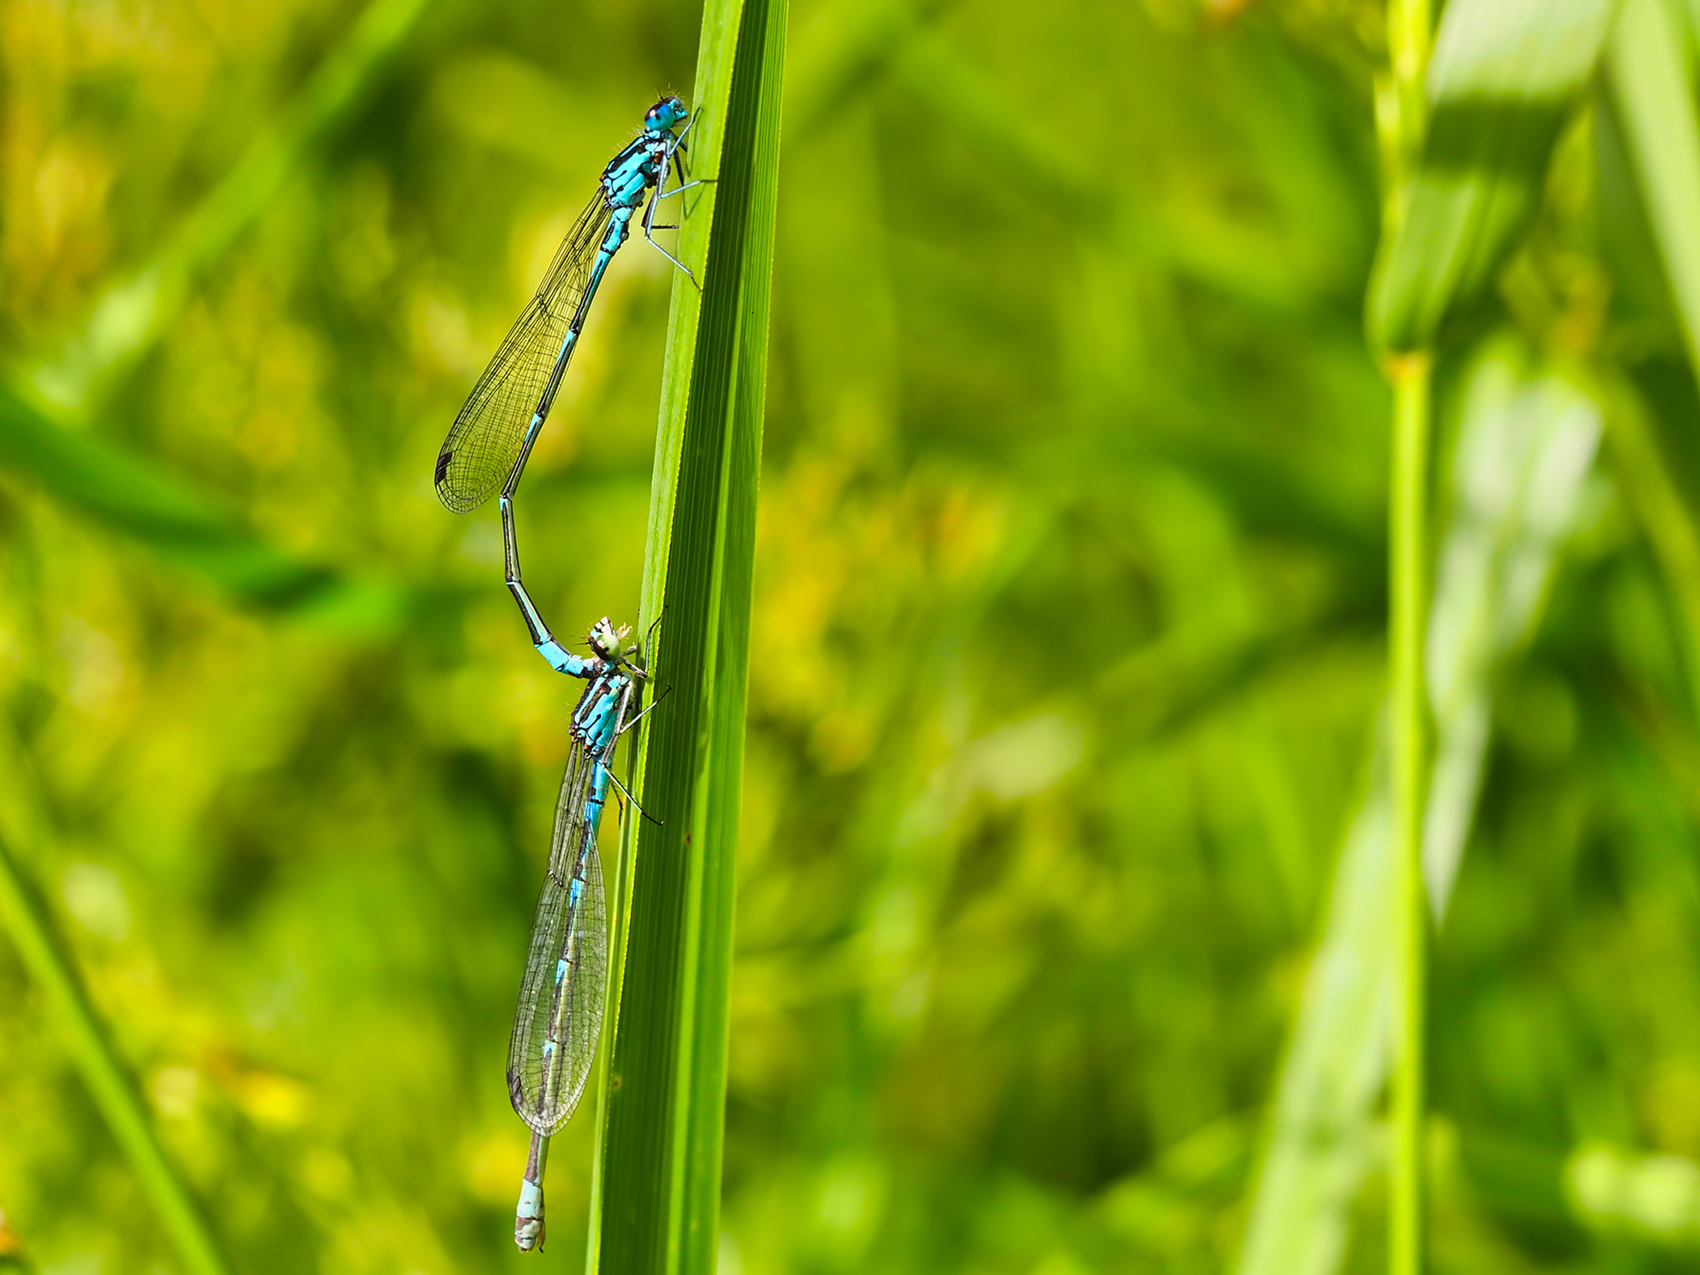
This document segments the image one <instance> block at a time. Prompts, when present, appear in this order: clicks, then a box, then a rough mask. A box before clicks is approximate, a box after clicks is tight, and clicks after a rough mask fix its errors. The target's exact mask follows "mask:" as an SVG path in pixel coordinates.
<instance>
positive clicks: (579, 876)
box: [508, 619, 654, 1250]
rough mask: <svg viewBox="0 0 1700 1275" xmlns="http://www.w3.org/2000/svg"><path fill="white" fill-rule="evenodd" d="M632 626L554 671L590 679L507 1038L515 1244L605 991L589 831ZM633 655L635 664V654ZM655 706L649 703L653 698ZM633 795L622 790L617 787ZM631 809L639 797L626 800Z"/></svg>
mask: <svg viewBox="0 0 1700 1275" xmlns="http://www.w3.org/2000/svg"><path fill="white" fill-rule="evenodd" d="M628 632H629V630H628V629H626V628H625V626H623V625H622V626H621V627H620V628H619V629H615V628H614V627H613V626H612V625H610V624H609V623H608V621H607V620H606V619H603V620H600V621H599V622H598V623H597V624H596V626H595V627H594V628H592V629H591V631H590V634H589V638H588V640H589V644H590V652H591V654H590V658H589V659H581V658H580V657H579V656H577V655H574V654H572V653H571V652H567V653H565V654H566V659H565V661H564V665H563V666H562V667H561V672H563V673H566V674H568V675H570V676H572V677H582V678H585V679H586V680H588V681H589V683H590V685H589V686H587V687H585V690H584V694H583V695H581V696H580V697H579V701H578V706H577V707H576V708H574V709H573V716H572V727H571V731H572V742H571V744H570V745H569V747H570V749H571V752H570V755H569V756H568V758H567V767H566V771H565V773H564V774H563V775H562V776H561V795H560V797H559V799H558V800H557V802H556V804H555V832H554V836H553V838H552V839H551V842H550V847H549V872H548V876H547V877H546V878H545V879H544V882H543V892H542V894H541V895H540V896H539V897H538V900H537V915H536V918H535V920H533V922H532V926H531V942H530V944H529V947H528V950H527V952H526V958H525V974H524V975H523V977H522V978H521V979H520V987H519V1005H518V1007H517V1008H516V1009H515V1011H514V1028H513V1034H512V1035H511V1036H510V1037H509V1038H508V1096H509V1098H510V1099H511V1100H512V1101H513V1105H514V1110H515V1111H516V1112H518V1113H519V1117H520V1119H521V1120H523V1121H525V1123H526V1124H527V1125H528V1126H529V1127H530V1129H531V1151H530V1154H529V1155H528V1156H527V1158H526V1166H525V1180H524V1182H523V1183H522V1184H521V1186H520V1195H519V1208H518V1210H517V1211H516V1213H515V1216H514V1243H515V1244H517V1245H519V1247H520V1248H521V1249H522V1250H530V1249H532V1248H535V1247H536V1246H537V1245H538V1244H540V1243H542V1241H543V1232H544V1227H543V1168H544V1164H545V1162H546V1161H547V1159H548V1154H549V1138H550V1137H551V1136H552V1135H553V1134H555V1133H557V1132H559V1130H560V1128H561V1126H562V1125H564V1124H566V1123H567V1120H568V1119H569V1118H570V1117H571V1116H572V1114H573V1109H574V1108H575V1107H577V1106H578V1101H579V1098H580V1096H581V1095H582V1094H583V1093H584V1086H585V1081H586V1080H587V1079H588V1078H589V1076H590V1064H591V1060H592V1059H594V1058H595V1056H596V1042H597V1037H598V1035H599V1034H600V1032H601V1029H602V1007H603V1003H604V1000H605V999H606V997H607V987H608V910H607V903H606V900H605V897H604V893H603V889H602V862H601V859H600V857H599V856H598V854H597V851H596V832H597V828H598V827H599V826H600V824H601V821H602V806H603V803H604V802H605V801H606V799H607V796H608V790H609V788H610V787H613V788H614V789H616V790H618V791H619V792H621V793H625V786H624V785H623V784H621V783H620V781H619V779H617V778H616V777H615V775H614V769H613V763H614V750H615V748H616V747H618V745H619V742H620V736H621V735H623V734H625V733H626V732H627V731H628V730H630V729H631V728H632V727H633V726H635V725H636V724H637V722H638V720H639V719H640V718H641V717H642V716H643V713H645V712H647V711H648V710H647V709H643V710H641V711H640V709H639V703H640V701H641V700H642V698H643V686H644V684H645V682H646V681H647V680H648V676H649V675H648V673H647V671H646V670H645V669H644V667H643V664H642V662H641V661H642V656H641V655H639V654H638V647H637V645H636V644H633V645H631V646H622V643H623V642H624V641H625V638H626V636H627V634H628ZM634 655H637V656H638V658H637V659H633V658H632V657H633V656H634ZM651 707H654V705H651ZM626 798H627V800H628V801H631V797H630V794H629V793H627V794H626ZM631 804H632V806H633V807H634V808H636V805H637V803H636V802H631Z"/></svg>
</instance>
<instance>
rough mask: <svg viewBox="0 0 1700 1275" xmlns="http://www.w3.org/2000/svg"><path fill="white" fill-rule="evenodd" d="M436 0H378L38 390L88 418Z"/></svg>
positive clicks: (108, 301)
mask: <svg viewBox="0 0 1700 1275" xmlns="http://www.w3.org/2000/svg"><path fill="white" fill-rule="evenodd" d="M429 3H430V0H374V3H372V4H370V5H368V6H367V8H366V9H365V11H364V12H363V13H361V15H360V17H359V19H358V20H357V21H356V22H355V23H354V26H353V29H352V30H351V31H350V32H349V35H348V38H347V39H346V40H344V41H343V43H342V44H341V45H340V46H338V47H337V49H336V50H335V51H334V52H332V53H331V54H330V55H329V56H328V57H326V58H325V60H324V61H323V63H321V64H320V66H319V68H318V70H317V71H316V72H315V73H314V74H313V77H312V78H311V79H310V80H309V81H308V82H307V84H306V86H305V88H303V89H302V91H301V92H300V93H299V94H298V95H297V96H296V97H295V98H294V99H293V100H292V101H291V102H290V104H289V106H288V107H287V108H286V109H285V110H284V112H283V114H282V115H281V116H280V117H279V119H278V121H277V123H276V124H275V125H273V126H272V127H271V128H270V129H269V130H267V131H265V132H263V133H262V134H261V135H260V136H259V137H258V138H257V139H255V141H254V142H253V144H252V145H251V146H249V148H248V150H247V152H246V154H244V155H243V157H242V161H241V162H240V163H239V164H237V165H236V167H235V168H233V169H232V170H231V171H230V173H229V174H228V175H227V176H226V177H225V178H224V180H222V181H221V182H220V183H219V184H218V185H217V187H215V188H214V189H213V191H212V192H211V193H210V194H209V195H208V196H207V197H206V199H205V200H203V201H202V202H201V203H200V204H199V205H198V206H197V207H196V208H195V209H194V211H193V212H191V213H190V214H189V215H188V216H187V217H186V218H184V220H183V223H182V225H181V226H180V227H179V228H178V230H177V233H176V234H175V235H174V236H173V237H172V239H171V240H170V242H168V243H167V244H165V246H164V247H162V248H161V249H160V250H159V251H158V252H157V253H155V255H154V256H153V258H152V260H150V261H149V262H148V263H147V264H146V265H144V266H142V267H141V268H140V269H138V270H137V271H135V273H134V274H132V275H130V276H129V277H128V278H127V279H124V280H122V281H120V282H117V283H115V284H113V285H112V286H111V287H109V288H107V290H106V291H105V292H104V293H103V294H102V296H101V298H100V299H99V300H98V301H97V302H96V303H95V305H94V309H93V312H92V313H91V315H90V316H89V319H88V322H87V323H86V324H85V325H84V327H83V328H82V330H81V331H79V332H77V333H76V334H75V335H74V336H73V337H72V338H71V339H70V340H69V341H67V342H66V343H65V346H64V348H63V349H62V350H61V351H60V352H59V354H58V355H57V356H56V357H54V358H52V359H49V360H46V361H44V362H42V363H41V364H39V365H38V366H36V367H35V368H33V369H31V370H30V372H29V373H28V374H27V377H26V378H25V379H26V381H27V384H28V386H29V388H30V390H31V391H32V392H33V393H34V394H37V395H39V396H40V397H41V398H42V399H43V400H45V401H46V402H47V403H48V404H51V405H52V406H53V407H56V408H58V409H59V410H61V411H63V412H65V413H67V414H68V415H70V416H73V417H75V416H79V415H83V414H86V413H88V412H90V411H92V410H93V409H94V408H96V407H98V406H99V404H100V403H101V401H102V400H103V398H104V396H105V395H106V393H108V392H109V391H110V390H111V389H112V388H113V387H114V385H116V384H117V383H118V382H119V381H120V380H121V379H122V377H123V375H124V373H125V372H126V371H128V370H129V369H130V368H131V367H133V366H134V365H135V363H136V361H137V360H138V359H140V358H141V356H142V355H143V354H145V353H146V352H147V350H148V348H149V347H150V346H152V345H153V343H154V342H155V341H156V340H158V339H159V336H160V334H161V333H162V332H163V331H164V330H165V329H166V328H167V327H168V326H170V324H171V322H172V321H173V320H174V319H175V318H176V317H177V314H178V312H179V311H180V310H181V309H182V307H183V303H184V302H185V301H186V300H187V298H188V295H189V292H190V289H191V288H192V287H193V285H194V283H195V281H196V280H197V279H198V278H199V277H200V276H201V275H202V274H204V273H205V272H206V271H207V270H209V269H210V268H211V267H212V266H213V265H214V264H215V263H216V262H217V261H218V260H219V259H220V258H221V257H223V256H224V254H225V253H227V252H228V251H229V250H230V248H231V246H232V245H233V244H234V243H235V242H236V239H237V237H238V236H239V235H240V234H241V233H242V231H243V230H245V229H246V228H247V227H248V226H249V224H250V223H252V222H253V220H254V219H255V218H256V217H258V216H259V215H260V213H261V212H263V211H264V210H265V209H266V208H267V207H268V206H269V205H270V203H271V201H272V199H273V197H274V196H275V195H276V194H277V192H278V190H279V189H280V188H281V187H282V186H283V183H284V182H285V181H286V180H287V179H288V177H289V175H290V174H291V173H292V172H294V171H295V169H296V168H297V167H298V166H299V165H300V163H301V161H302V160H303V159H304V158H305V157H306V155H307V154H308V153H309V151H310V150H311V148H312V146H313V144H314V143H315V142H316V141H318V139H319V138H321V137H322V136H324V134H325V133H326V132H327V131H328V130H329V129H330V128H332V127H333V126H334V125H335V124H336V123H337V121H339V120H341V119H343V118H345V117H346V116H347V115H348V113H349V112H350V111H351V110H353V109H354V108H355V107H356V106H358V105H359V104H360V102H361V101H363V100H364V98H365V94H366V91H367V90H368V89H369V88H370V87H371V85H372V83H373V81H374V80H375V79H376V77H377V75H378V73H379V72H380V71H382V70H383V68H384V67H385V66H386V65H387V64H388V63H389V60H390V58H391V56H392V55H393V54H394V53H395V51H396V50H397V49H398V48H399V47H400V46H401V43H402V41H403V40H404V39H405V38H406V37H407V35H408V33H409V32H411V31H412V30H413V28H414V26H415V24H416V23H417V21H418V19H419V15H420V14H421V13H423V12H424V10H425V7H426V5H427V4H429Z"/></svg>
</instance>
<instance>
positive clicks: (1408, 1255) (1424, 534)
mask: <svg viewBox="0 0 1700 1275" xmlns="http://www.w3.org/2000/svg"><path fill="white" fill-rule="evenodd" d="M1390 375H1391V377H1392V381H1393V489H1392V522H1393V525H1392V528H1391V532H1392V537H1391V539H1392V574H1393V588H1392V616H1391V620H1390V627H1391V629H1392V638H1391V647H1392V651H1391V655H1392V671H1393V677H1392V683H1393V684H1392V695H1391V698H1392V705H1393V714H1392V732H1393V744H1392V762H1393V838H1392V852H1393V856H1394V890H1393V901H1394V902H1393V907H1394V912H1395V916H1394V924H1393V927H1392V929H1391V934H1392V936H1393V941H1394V942H1395V943H1396V944H1397V945H1398V949H1397V956H1396V960H1395V961H1394V970H1395V974H1394V979H1395V983H1394V986H1395V993H1394V1004H1395V1007H1396V1008H1395V1024H1394V1040H1393V1047H1394V1065H1393V1139H1392V1169H1391V1184H1392V1199H1391V1219H1390V1221H1391V1227H1390V1232H1389V1244H1390V1250H1391V1251H1390V1255H1389V1256H1390V1261H1389V1264H1388V1265H1389V1269H1390V1270H1391V1271H1392V1272H1393V1275H1418V1272H1420V1271H1421V1270H1422V1269H1423V1200H1424V1183H1423V1114H1424V1102H1425V1093H1424V1089H1425V1077H1424V1074H1423V1044H1424V1040H1425V1037H1426V1030H1425V1028H1426V1024H1425V1021H1424V1020H1425V1010H1426V998H1427V993H1428V986H1427V983H1428V960H1427V956H1428V903H1427V901H1426V899H1425V897H1424V887H1423V860H1422V846H1423V818H1422V812H1423V802H1424V798H1425V795H1426V793H1425V789H1426V786H1427V785H1426V779H1427V766H1428V701H1427V696H1426V695H1425V692H1424V685H1423V635H1424V633H1425V632H1426V631H1427V628H1428V590H1427V579H1426V566H1427V562H1426V557H1427V554H1426V550H1427V545H1428V511H1427V506H1428V460H1429V451H1430V448H1429V419H1430V416H1431V413H1430V410H1429V383H1430V365H1429V360H1428V358H1427V357H1426V356H1423V355H1412V356H1406V357H1404V358H1401V359H1398V360H1397V361H1395V362H1394V364H1393V365H1392V366H1391V368H1390Z"/></svg>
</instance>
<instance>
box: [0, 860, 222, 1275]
mask: <svg viewBox="0 0 1700 1275" xmlns="http://www.w3.org/2000/svg"><path fill="white" fill-rule="evenodd" d="M0 925H4V927H5V930H6V933H7V934H9V935H10V936H11V939H12V944H13V946H14V947H15V948H16V949H17V952H18V957H19V959H20V960H21V961H22V963H23V966H24V968H25V969H26V970H28V971H29V976H30V978H31V980H32V981H33V982H34V983H35V985H36V986H37V987H39V988H40V989H41V992H42V995H43V996H44V997H45V998H46V1000H47V1002H48V1004H49V1005H50V1006H52V1009H53V1013H54V1016H55V1017H56V1018H57V1019H58V1021H59V1025H60V1027H61V1029H62V1030H63V1032H64V1034H65V1038H66V1043H67V1044H68V1045H69V1046H70V1051H71V1058H72V1061H73V1062H74V1063H75V1064H76V1067H77V1070H78V1071H79V1072H81V1073H82V1077H83V1082H84V1083H85V1084H87V1085H88V1087H89V1092H90V1094H92V1095H93V1097H94V1102H95V1106H96V1107H98V1108H99V1109H100V1114H101V1116H102V1117H103V1118H104V1119H105V1121H106V1124H107V1127H108V1128H109V1129H111V1130H112V1136H113V1139H114V1140H115V1141H116V1142H117V1143H118V1145H119V1147H120V1149H121V1150H122V1151H123V1152H124V1155H125V1156H126V1157H127V1158H128V1159H129V1161H130V1167H131V1168H132V1169H133V1170H134V1171H135V1174H136V1178H137V1180H138V1181H140V1183H141V1185H142V1190H143V1191H145V1192H146V1193H147V1195H148V1197H149V1199H150V1200H151V1201H152V1203H153V1207H154V1211H155V1212H156V1213H157V1214H158V1215H159V1220H160V1224H161V1225H162V1226H163V1227H164V1228H165V1231H166V1234H168V1235H169V1236H170V1237H171V1240H172V1243H174V1244H175V1245H176V1246H177V1251H178V1253H179V1254H181V1256H182V1258H183V1265H184V1268H185V1269H187V1270H188V1271H190V1272H191V1275H229V1272H230V1265H229V1263H228V1262H227V1261H226V1260H225V1257H224V1254H223V1252H222V1251H221V1250H220V1248H219V1244H218V1241H217V1240H216V1239H215V1238H214V1237H213V1233H212V1230H211V1228H210V1227H209V1226H208V1225H207V1221H206V1218H205V1216H204V1214H203V1213H202V1212H201V1210H200V1208H199V1206H198V1205H197V1204H196V1202H195V1199H194V1197H193V1196H192V1195H191V1194H190V1192H189V1189H188V1187H187V1186H186V1185H185V1184H184V1182H183V1179H182V1178H181V1177H180V1176H179V1174H178V1172H177V1170H176V1168H175V1166H173V1164H172V1163H171V1161H170V1160H169V1159H168V1158H167V1157H166V1154H165V1151H164V1149H163V1148H162V1147H161V1146H160V1144H159V1139H158V1138H156V1137H155V1136H154V1131H153V1124H152V1122H151V1121H150V1120H149V1119H148V1115H147V1111H146V1110H145V1108H144V1107H143V1106H142V1100H141V1098H140V1097H139V1096H138V1095H137V1093H136V1087H135V1085H134V1083H132V1081H131V1079H130V1077H129V1075H128V1073H127V1071H126V1069H125V1067H124V1065H123V1064H122V1063H121V1062H119V1060H118V1056H117V1054H116V1053H115V1052H114V1050H113V1048H112V1044H111V1042H110V1041H109V1040H108V1039H107V1036H106V1033H105V1032H104V1031H103V1030H102V1028H101V1025H100V1022H99V1020H98V1019H97V1017H96V1016H95V1011H94V1009H93V1007H92V1006H91V1005H90V1004H89V1002H88V998H87V997H86V996H85V995H84V994H83V989H82V986H81V984H80V982H79V981H78V979H77V976H76V974H75V973H73V971H72V968H71V963H70V961H69V959H67V957H66V956H65V954H64V952H63V951H62V950H61V949H60V947H59V945H58V944H57V943H56V942H55V941H54V939H53V935H52V933H51V931H50V930H49V928H48V924H47V921H46V919H45V917H44V915H43V912H42V909H41V908H40V907H39V906H38V905H37V902H36V900H35V899H34V898H33V897H32V895H31V892H30V890H29V888H28V887H27V885H26V884H25V882H24V879H23V876H22V875H21V873H20V872H19V869H18V865H17V863H16V862H15V861H14V860H13V858H12V855H11V852H10V851H9V850H8V849H7V847H6V845H5V844H4V843H3V842H0Z"/></svg>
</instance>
